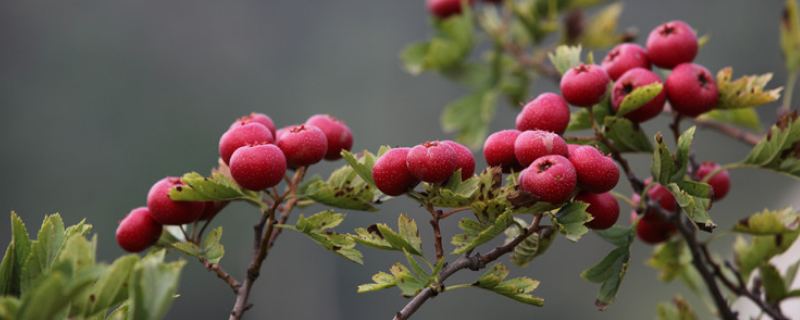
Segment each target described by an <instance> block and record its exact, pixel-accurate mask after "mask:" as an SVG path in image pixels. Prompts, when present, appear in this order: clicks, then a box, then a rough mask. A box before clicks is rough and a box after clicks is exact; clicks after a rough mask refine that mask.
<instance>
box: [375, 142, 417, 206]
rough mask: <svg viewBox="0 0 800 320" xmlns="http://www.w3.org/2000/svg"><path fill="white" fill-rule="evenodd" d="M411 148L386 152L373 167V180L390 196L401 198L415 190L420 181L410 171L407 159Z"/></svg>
mask: <svg viewBox="0 0 800 320" xmlns="http://www.w3.org/2000/svg"><path fill="white" fill-rule="evenodd" d="M409 151H411V148H394V149H391V150H389V151H386V153H384V154H383V155H382V156H381V157H380V158H378V160H376V161H375V165H374V166H373V167H372V179H373V180H375V186H377V187H378V190H380V191H381V192H383V193H384V194H386V195H389V196H393V197H396V196H399V195H402V194H404V193H406V192H408V191H409V190H413V189H414V187H416V186H417V185H418V184H419V182H420V180H419V179H417V178H416V177H414V175H412V174H411V172H410V171H408V165H406V157H407V156H408V152H409Z"/></svg>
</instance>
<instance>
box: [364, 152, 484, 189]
mask: <svg viewBox="0 0 800 320" xmlns="http://www.w3.org/2000/svg"><path fill="white" fill-rule="evenodd" d="M458 170H461V180H462V181H463V180H467V179H469V178H470V177H472V176H473V175H474V174H475V158H474V157H473V156H472V152H470V151H469V149H468V148H467V147H465V146H463V145H461V144H458V143H456V142H453V141H449V140H448V141H433V142H430V141H429V142H425V143H423V144H420V145H417V146H415V147H413V148H394V149H391V150H389V151H387V152H386V153H384V154H383V155H382V156H381V157H380V158H378V160H377V161H375V165H374V166H373V167H372V178H373V180H375V186H376V187H378V190H380V191H381V192H383V193H384V194H386V195H390V196H399V195H402V194H404V193H406V192H408V191H410V190H413V189H414V187H416V186H417V185H418V184H419V183H420V182H421V181H424V182H427V183H439V182H444V181H447V180H448V179H450V177H451V176H452V175H453V174H454V173H455V172H456V171H458Z"/></svg>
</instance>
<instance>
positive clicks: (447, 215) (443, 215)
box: [439, 207, 472, 220]
mask: <svg viewBox="0 0 800 320" xmlns="http://www.w3.org/2000/svg"><path fill="white" fill-rule="evenodd" d="M470 209H472V208H470V207H461V208H455V209H453V210H450V211H447V212H445V213H442V214H441V215H439V220H442V219H444V218H447V217H449V216H450V215H452V214H454V213H456V212H461V211H465V210H470Z"/></svg>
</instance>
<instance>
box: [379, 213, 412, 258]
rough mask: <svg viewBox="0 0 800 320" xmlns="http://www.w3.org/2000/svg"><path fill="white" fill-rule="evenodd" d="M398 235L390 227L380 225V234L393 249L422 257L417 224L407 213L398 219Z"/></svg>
mask: <svg viewBox="0 0 800 320" xmlns="http://www.w3.org/2000/svg"><path fill="white" fill-rule="evenodd" d="M397 225H398V228H397V230H398V233H395V232H394V231H392V229H391V228H389V226H387V225H385V224H382V223H379V224H378V225H377V226H378V232H379V233H380V235H381V236H382V237H383V239H385V240H386V241H387V242H388V243H389V244H390V245H391V246H392V248H393V249H395V250H401V251H408V252H409V253H412V254H415V255H418V256H422V239H420V237H419V231H418V230H417V223H416V222H414V220H413V219H411V218H409V217H408V215H406V214H405V213H403V214H401V215H400V216H399V217H398V219H397Z"/></svg>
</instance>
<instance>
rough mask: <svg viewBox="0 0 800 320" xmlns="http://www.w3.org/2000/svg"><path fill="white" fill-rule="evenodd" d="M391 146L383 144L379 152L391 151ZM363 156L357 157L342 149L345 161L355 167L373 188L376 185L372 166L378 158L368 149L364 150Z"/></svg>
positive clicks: (357, 172)
mask: <svg viewBox="0 0 800 320" xmlns="http://www.w3.org/2000/svg"><path fill="white" fill-rule="evenodd" d="M390 149H391V148H390V147H388V146H383V147H381V148H380V151H379V152H378V153H379V154H383V153H385V152H386V151H389V150H390ZM362 154H363V155H362V156H361V157H356V155H354V154H352V153H350V152H348V151H347V150H342V158H344V161H347V163H348V164H349V165H350V167H351V168H353V171H355V173H356V174H358V176H359V177H361V179H363V180H364V181H366V182H367V183H368V184H369V185H370V186H372V187H373V188H377V187H375V179H373V178H372V167H374V166H375V161H376V160H377V159H378V158H377V157H375V155H374V154H372V153H370V152H369V151H367V150H364V152H363V153H362Z"/></svg>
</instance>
